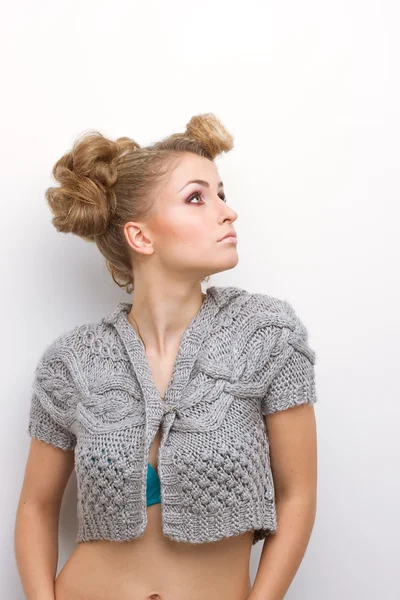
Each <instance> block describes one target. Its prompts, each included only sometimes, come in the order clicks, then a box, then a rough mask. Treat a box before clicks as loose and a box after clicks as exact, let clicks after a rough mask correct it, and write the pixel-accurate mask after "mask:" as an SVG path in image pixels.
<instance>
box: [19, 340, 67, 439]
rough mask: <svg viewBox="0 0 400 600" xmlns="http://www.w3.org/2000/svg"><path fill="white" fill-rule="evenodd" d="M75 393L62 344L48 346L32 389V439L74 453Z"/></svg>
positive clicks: (30, 429) (30, 413)
mask: <svg viewBox="0 0 400 600" xmlns="http://www.w3.org/2000/svg"><path fill="white" fill-rule="evenodd" d="M73 405H74V390H73V386H72V383H71V378H70V375H69V373H68V368H67V366H66V365H65V362H64V361H63V358H62V349H61V348H60V346H59V344H57V343H53V344H51V345H50V346H48V347H47V349H46V350H45V352H44V353H43V355H42V356H41V358H40V360H39V362H38V364H37V366H36V369H35V375H34V380H33V384H32V388H31V403H30V408H29V417H28V429H27V433H28V435H29V436H31V437H34V438H37V439H39V440H42V441H44V442H46V443H48V444H52V445H53V446H56V447H57V448H62V449H63V450H73V449H74V447H75V445H76V436H75V435H74V434H73V433H72V431H71V430H70V427H69V424H70V423H71V422H72V421H73Z"/></svg>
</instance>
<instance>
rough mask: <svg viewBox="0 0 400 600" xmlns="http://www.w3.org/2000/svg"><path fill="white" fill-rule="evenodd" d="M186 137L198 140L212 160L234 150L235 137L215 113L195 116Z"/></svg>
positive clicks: (187, 126) (188, 126)
mask: <svg viewBox="0 0 400 600" xmlns="http://www.w3.org/2000/svg"><path fill="white" fill-rule="evenodd" d="M186 135H187V136H188V137H191V138H193V139H195V140H197V141H198V142H199V143H200V144H201V145H202V146H203V147H204V149H205V150H206V152H207V154H208V155H209V157H210V159H211V160H214V158H215V157H216V156H218V154H221V152H229V150H232V148H233V140H234V137H233V136H232V135H231V134H230V133H229V131H228V130H227V129H226V128H225V127H224V126H223V125H222V123H221V121H219V120H218V119H217V117H216V116H215V115H214V114H213V113H203V114H200V115H195V116H194V117H192V118H191V119H190V121H189V123H188V124H187V125H186Z"/></svg>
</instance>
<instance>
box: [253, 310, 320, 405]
mask: <svg viewBox="0 0 400 600" xmlns="http://www.w3.org/2000/svg"><path fill="white" fill-rule="evenodd" d="M282 306H283V313H282V316H281V320H280V323H281V324H282V329H281V338H282V339H281V351H280V354H279V355H278V360H277V365H278V368H277V372H276V374H275V375H274V377H273V379H272V381H271V383H270V385H269V386H268V389H267V391H266V395H265V396H264V397H263V398H262V401H261V410H262V414H263V415H268V414H271V413H274V412H278V411H282V410H285V409H287V408H291V407H292V406H298V405H301V404H311V403H315V402H316V401H317V395H316V386H315V362H316V353H315V352H314V350H312V349H311V348H310V346H309V344H308V332H307V329H306V327H305V325H304V324H303V323H302V321H301V320H300V319H299V317H298V315H297V314H296V313H295V311H294V309H293V307H292V306H291V305H290V304H289V303H288V302H286V301H282Z"/></svg>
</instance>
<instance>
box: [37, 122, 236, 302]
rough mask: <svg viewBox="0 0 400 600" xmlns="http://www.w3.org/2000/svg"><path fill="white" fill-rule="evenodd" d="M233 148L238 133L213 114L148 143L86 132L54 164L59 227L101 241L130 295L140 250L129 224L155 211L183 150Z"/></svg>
mask: <svg viewBox="0 0 400 600" xmlns="http://www.w3.org/2000/svg"><path fill="white" fill-rule="evenodd" d="M232 148H233V137H232V136H231V134H230V133H229V132H228V131H227V130H226V129H225V127H224V126H223V125H222V124H221V123H220V121H219V120H218V119H217V118H216V117H215V116H214V115H213V114H212V113H206V114H202V115H197V116H194V117H192V118H191V119H190V121H189V123H188V124H187V125H186V131H185V132H184V133H175V134H172V135H170V136H168V137H166V138H164V139H163V140H161V141H158V142H156V143H154V144H151V145H149V146H145V147H141V146H140V145H139V144H138V143H137V142H135V141H134V140H132V139H130V138H128V137H120V138H118V139H117V140H115V141H112V140H110V139H107V138H105V137H104V136H103V135H102V134H101V133H99V132H97V131H94V132H93V131H91V132H88V133H85V134H83V135H81V136H80V137H78V139H77V140H76V141H75V143H74V145H73V147H72V150H71V151H70V152H67V153H66V154H64V156H63V157H62V158H60V159H59V160H58V161H57V162H56V164H55V165H54V167H53V170H52V174H53V176H54V178H55V179H56V181H58V182H59V184H60V187H50V188H48V189H47V190H46V194H45V197H46V200H47V201H48V203H49V206H50V209H51V211H52V213H53V214H54V217H53V219H52V223H53V225H54V227H55V228H56V229H57V231H60V232H63V233H73V234H75V235H78V236H80V237H82V238H83V239H84V240H86V241H89V242H95V243H96V245H97V247H98V248H99V250H100V252H101V253H102V254H103V256H104V257H105V260H106V266H107V269H108V270H109V272H110V273H111V277H112V278H113V280H114V282H115V283H116V284H117V285H118V286H119V287H121V288H125V290H126V292H127V293H128V294H130V293H131V292H132V291H133V289H134V276H133V270H134V265H133V262H134V257H133V254H134V253H133V252H132V249H131V248H130V247H129V245H128V243H127V241H126V239H125V236H124V232H123V228H124V225H125V223H127V222H128V221H143V220H146V219H147V218H148V217H149V216H150V214H151V210H152V203H153V201H152V200H151V196H152V194H151V191H152V190H154V189H155V188H156V187H158V186H159V185H161V184H162V183H163V181H164V177H167V176H168V173H169V171H170V169H171V168H173V166H174V165H175V163H176V161H177V160H179V158H180V156H181V154H182V153H183V152H193V153H194V154H198V155H199V156H204V157H206V158H208V159H209V160H211V161H212V160H214V158H215V157H216V156H218V155H219V154H221V153H222V152H228V151H229V150H231V149H232ZM207 279H209V278H206V280H207Z"/></svg>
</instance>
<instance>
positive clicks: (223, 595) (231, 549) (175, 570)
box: [55, 504, 253, 600]
mask: <svg viewBox="0 0 400 600" xmlns="http://www.w3.org/2000/svg"><path fill="white" fill-rule="evenodd" d="M147 517H148V523H147V527H146V530H145V533H144V535H143V536H142V537H141V538H136V539H134V540H131V541H129V542H123V543H121V542H111V541H107V540H105V541H103V540H101V541H100V540H95V541H92V542H83V543H80V544H78V546H77V547H76V548H75V550H74V551H73V553H72V554H71V556H70V557H69V559H68V560H67V562H66V563H65V564H64V566H63V568H62V569H61V571H60V573H59V574H58V576H57V578H56V582H55V600H187V599H188V598H190V600H246V598H247V597H248V595H249V593H250V587H251V584H250V574H249V563H250V553H251V548H252V538H253V532H252V531H249V532H246V533H244V534H242V535H238V536H234V537H230V538H223V539H222V540H218V541H216V542H207V543H204V544H187V543H183V542H176V541H173V540H170V539H169V538H167V537H166V536H164V535H163V533H162V531H161V504H153V505H152V506H148V507H147Z"/></svg>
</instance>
